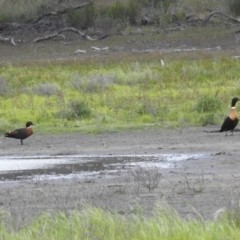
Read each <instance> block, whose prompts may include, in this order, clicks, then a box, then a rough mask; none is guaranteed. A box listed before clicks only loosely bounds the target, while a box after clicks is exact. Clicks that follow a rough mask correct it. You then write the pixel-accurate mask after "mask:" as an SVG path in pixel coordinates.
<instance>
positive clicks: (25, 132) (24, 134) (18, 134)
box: [5, 121, 34, 145]
mask: <svg viewBox="0 0 240 240" xmlns="http://www.w3.org/2000/svg"><path fill="white" fill-rule="evenodd" d="M32 126H34V124H33V123H32V122H31V121H29V122H27V123H26V127H25V128H19V129H16V130H13V131H11V132H8V133H5V137H9V138H15V139H20V140H21V145H23V139H25V138H28V137H29V136H31V135H32V134H33V130H32Z"/></svg>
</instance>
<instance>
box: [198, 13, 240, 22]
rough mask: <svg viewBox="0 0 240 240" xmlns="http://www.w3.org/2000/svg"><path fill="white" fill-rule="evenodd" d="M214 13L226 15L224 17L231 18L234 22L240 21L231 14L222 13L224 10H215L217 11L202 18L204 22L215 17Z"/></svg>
mask: <svg viewBox="0 0 240 240" xmlns="http://www.w3.org/2000/svg"><path fill="white" fill-rule="evenodd" d="M214 15H221V16H224V17H226V18H228V19H229V20H231V21H233V22H236V23H240V19H238V18H234V17H231V16H228V15H227V14H225V13H222V12H219V11H215V12H212V13H210V14H209V15H208V16H207V17H205V18H204V19H202V21H203V22H204V23H206V22H208V21H209V20H210V18H211V17H213V16H214Z"/></svg>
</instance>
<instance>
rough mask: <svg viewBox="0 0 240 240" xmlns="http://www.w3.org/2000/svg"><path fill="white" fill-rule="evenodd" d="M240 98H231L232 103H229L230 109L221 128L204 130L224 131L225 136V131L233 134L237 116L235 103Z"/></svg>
mask: <svg viewBox="0 0 240 240" xmlns="http://www.w3.org/2000/svg"><path fill="white" fill-rule="evenodd" d="M239 100H240V99H239V98H237V97H234V98H233V99H232V104H231V111H230V114H229V116H228V117H227V118H226V119H225V120H224V122H223V124H222V127H221V129H220V130H219V131H218V130H217V131H205V132H208V133H214V132H225V136H227V132H228V131H231V132H232V135H233V130H234V128H235V127H236V126H237V124H238V116H237V111H236V106H235V105H236V103H237V101H239Z"/></svg>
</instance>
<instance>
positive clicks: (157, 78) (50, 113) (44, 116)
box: [0, 55, 240, 133]
mask: <svg viewBox="0 0 240 240" xmlns="http://www.w3.org/2000/svg"><path fill="white" fill-rule="evenodd" d="M159 59H160V57H159V56H158V57H157V58H156V55H152V56H151V55H148V56H147V57H145V56H142V55H136V56H135V57H131V58H124V57H123V58H120V59H118V60H116V61H111V60H105V61H103V62H102V63H99V61H98V60H96V61H95V60H88V61H86V62H84V61H81V62H77V61H73V62H71V61H69V62H64V63H63V64H61V65H60V64H59V63H56V62H53V63H52V64H51V65H43V64H42V65H37V64H36V65H30V64H29V65H24V66H19V65H18V66H17V65H16V66H11V65H10V66H6V65H2V66H0V85H1V91H0V109H1V110H0V113H1V114H0V120H1V124H0V131H2V132H3V131H5V130H6V127H10V126H11V127H14V126H15V125H16V127H17V126H19V125H23V124H25V122H26V121H28V120H31V121H33V122H34V123H35V124H36V125H37V126H39V131H40V129H41V131H42V132H43V133H44V132H48V130H49V128H51V129H54V128H55V129H54V130H53V131H54V132H56V131H57V132H64V131H66V132H71V131H85V132H99V131H109V130H110V131H111V130H117V129H122V128H129V126H135V127H138V128H144V127H161V128H169V127H170V128H174V127H179V126H201V125H206V124H220V123H221V122H222V120H223V118H224V117H225V116H226V115H227V114H228V113H229V109H230V101H231V99H232V97H235V96H238V97H239V95H240V72H239V71H238V69H239V65H240V61H239V60H231V58H230V57H214V58H209V57H207V58H202V59H196V60H192V59H189V58H187V57H185V58H179V59H176V60H172V59H170V58H168V57H167V55H166V58H165V59H164V60H165V66H164V67H163V66H162V65H161V63H160V60H159ZM80 108H82V109H80ZM36 129H37V127H36ZM55 130H56V131H55Z"/></svg>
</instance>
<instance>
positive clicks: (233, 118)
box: [229, 107, 238, 120]
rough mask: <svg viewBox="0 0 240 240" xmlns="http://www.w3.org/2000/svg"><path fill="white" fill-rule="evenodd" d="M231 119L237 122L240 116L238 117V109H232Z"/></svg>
mask: <svg viewBox="0 0 240 240" xmlns="http://www.w3.org/2000/svg"><path fill="white" fill-rule="evenodd" d="M229 118H231V119H232V120H235V119H237V118H238V116H237V111H236V108H235V107H234V108H232V109H231V112H230V115H229Z"/></svg>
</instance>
